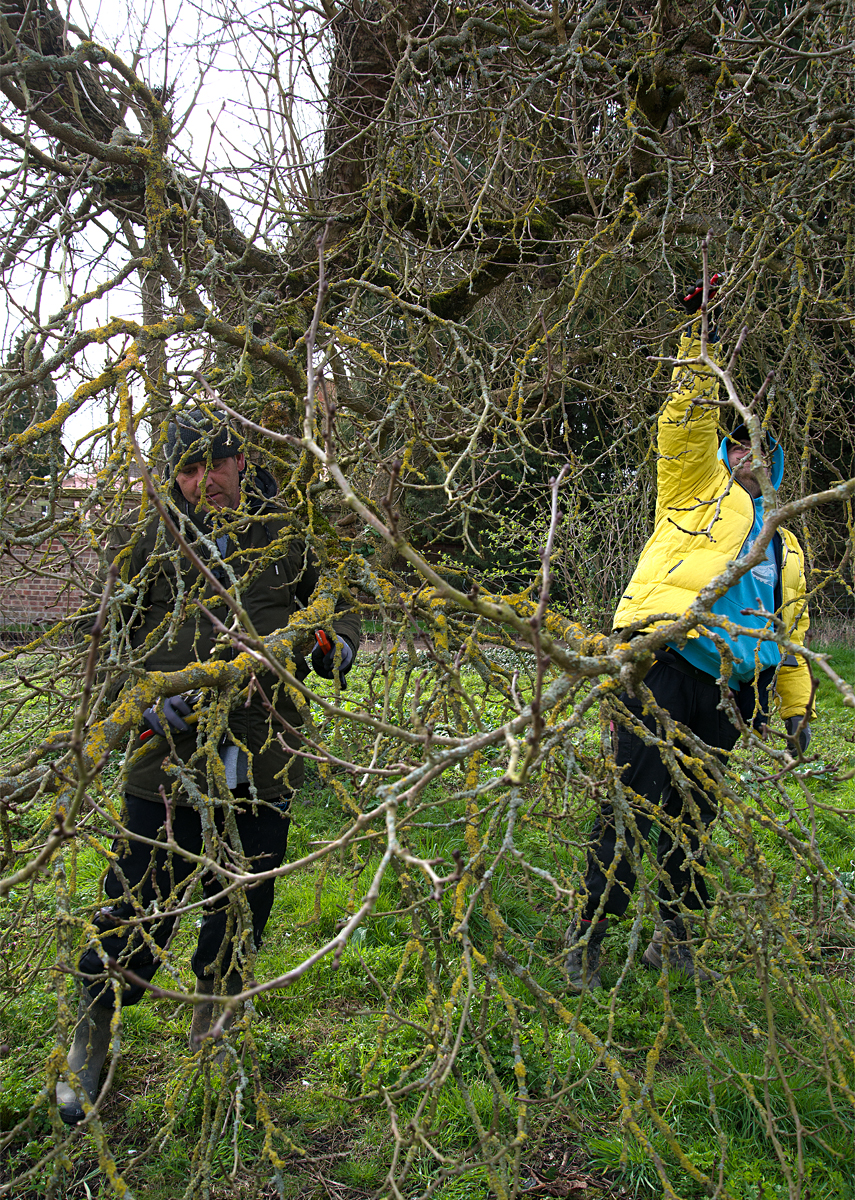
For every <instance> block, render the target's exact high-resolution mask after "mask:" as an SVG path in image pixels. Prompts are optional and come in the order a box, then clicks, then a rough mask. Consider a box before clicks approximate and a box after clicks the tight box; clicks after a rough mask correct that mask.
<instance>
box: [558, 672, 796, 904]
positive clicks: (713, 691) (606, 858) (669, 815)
mask: <svg viewBox="0 0 855 1200" xmlns="http://www.w3.org/2000/svg"><path fill="white" fill-rule="evenodd" d="M772 674H773V672H772V671H771V670H769V671H765V672H763V674H762V675H761V676H760V679H759V686H758V687H757V689H756V690H755V688H754V687H753V686H752V685H748V684H745V685H743V686H742V688H741V689H740V691H739V692H734V697H733V698H734V700H735V702H736V705H737V708H738V709H739V711H740V713H741V715H742V716H743V718H744V719H745V721H746V723H747V724H748V725H750V724H751V723H752V721H754V723H758V720H759V719H760V717H762V714H763V713H765V711H766V707H767V702H768V701H767V695H768V688H769V685H770V683H771V676H772ZM644 682H645V684H646V685H647V687H649V688H650V690H651V692H652V693H653V696H654V698H655V700H656V703H657V704H658V705H659V707H660V708H661V709H664V710H665V711H666V712H668V713H669V714H670V715H671V716H672V717H673V718H674V720H676V721H679V722H680V723H681V724H682V725H686V726H687V727H688V728H689V729H691V731H692V732H693V733H694V734H695V735H696V736H697V737H698V738H700V740H701V741H703V742H705V743H706V744H707V745H708V746H711V747H713V748H715V749H717V750H719V751H722V752H724V753H720V754H719V758H721V759H722V760H724V759H726V757H727V754H726V752H727V751H730V750H732V749H733V747H734V745H735V744H736V741H737V738H738V737H739V731H738V729H737V728H736V726H735V725H734V724H733V722H732V721H731V719H730V717H729V716H728V714H727V713H726V712H723V711H722V710H721V709H720V708H719V705H720V703H721V689H720V687H719V684H718V682H717V681H716V680H714V679H713V678H712V676H710V675H704V674H703V672H700V671H694V670H693V669H691V668H690V669H689V670H688V671H687V670H686V669H685V668H683V669H681V670H678V669H677V668H675V667H673V666H671V665H670V664H669V662H668V661H667V659H665V660H664V661H663V660H657V662H655V663H654V665H653V666H652V667H651V669H650V671H649V672H648V673H647V676H646V677H645V680H644ZM758 697H759V704H758ZM621 700H622V702H623V703H624V704H625V705H626V707H627V708H628V709H629V711H630V712H631V713H632V714H633V716H634V717H635V718H637V719H638V720H639V721H641V722H643V724H644V725H645V726H646V727H647V728H648V729H649V730H650V731H651V733H654V734H655V735H656V736H657V737H658V738H663V740H664V735H663V731H662V728H661V726H660V725H658V723H657V721H656V718H655V717H654V716H653V715H652V714H650V713H648V714H643V713H642V705H641V701H640V700H636V699H634V698H632V697H631V696H628V695H627V694H626V693H624V695H622V696H621ZM755 709H757V711H755ZM615 725H616V732H617V746H616V756H615V757H616V761H617V764H618V766H620V767H622V768H623V770H622V772H621V781H622V782H623V784H624V786H625V787H626V788H628V789H631V790H632V791H633V792H636V793H637V794H638V795H639V796H643V797H644V798H645V800H647V801H648V803H647V804H645V805H644V806H643V807H639V806H637V805H633V806H632V817H633V819H634V822H635V828H636V830H637V831H638V835H639V836H640V837H641V838H645V839H646V838H647V837H648V835H649V833H650V829H651V827H652V825H653V823H654V821H656V822H657V823H658V824H659V840H658V843H657V848H656V861H657V864H658V867H659V909H660V912H661V913H662V916H663V917H664V918H665V919H666V920H667V919H669V918H672V917H674V916H675V915H676V914H677V913H678V912H679V911H680V910H681V908H688V909H702V908H705V907H706V906H707V904H708V901H709V895H708V892H707V886H706V883H705V881H704V879H703V875H702V873H701V871H699V870H697V869H696V867H695V864H701V865H702V864H703V861H704V855H703V854H702V853H700V847H701V835H702V834H703V832H704V831H705V830H706V829H707V828H708V827H709V826H710V825H711V824H712V822H713V821H714V820H715V817H716V813H717V808H718V804H717V801H716V799H715V798H714V797H713V796H710V795H708V794H707V792H706V791H705V790H704V789H703V787H701V786H700V785H699V784H698V783H697V778H696V777H695V776H694V775H692V774H691V773H690V772H686V774H687V775H689V777H690V778H691V779H692V780H693V781H694V782H695V784H696V786H694V787H693V788H692V789H691V796H692V802H689V801H684V799H683V796H682V795H681V793H680V790H679V789H678V788H677V786H676V785H675V784H674V782H673V780H672V778H671V774H670V772H669V770H668V767H667V765H666V763H665V761H664V760H663V758H662V754H661V752H660V748H659V746H657V745H653V746H648V745H646V744H645V743H644V742H643V741H642V740H641V738H639V737H636V736H635V734H633V733H631V732H630V731H629V730H628V729H626V728H625V727H624V726H623V725H620V724H618V722H617V721H616V722H615ZM682 749H683V750H684V751H687V752H688V753H689V754H691V753H693V752H692V750H691V749H690V747H689V746H687V745H685V744H684V745H683V746H682ZM669 826H670V827H669ZM672 828H673V829H674V833H675V834H676V838H675V836H674V835H672ZM624 838H625V842H626V849H623V847H621V849H620V851H619V850H618V841H619V840H620V838H619V834H618V831H617V826H616V823H615V816H614V811H613V809H612V806H611V805H610V804H605V805H604V806H603V808H602V809H601V811H600V815H599V816H598V817H597V820H596V822H595V823H594V828H593V830H592V831H591V838H590V843H589V849H588V860H587V869H586V874H585V885H584V886H585V890H586V892H587V896H586V901H585V908H584V912H583V914H582V915H583V916H584V917H585V918H586V919H588V920H591V919H592V918H593V917H595V916H596V915H597V914H598V913H599V914H600V915H601V916H603V915H612V916H616V917H620V916H623V914H624V912H625V911H626V908H627V905H628V904H629V900H630V896H631V894H632V891H633V889H634V888H635V871H634V870H633V867H632V861H631V860H632V857H633V850H634V847H635V845H636V839H635V836H634V834H633V831H632V830H631V829H630V828H629V827H627V826H626V825H625V826H624ZM618 854H620V861H619V862H618V863H617V866H616V867H615V868H614V876H613V882H612V883H611V884H610V883H609V880H608V878H607V872H608V871H609V868H610V867H612V866H613V864H614V861H615V858H616V857H617V856H618ZM604 896H605V901H604V902H603V897H604ZM601 903H602V908H601V907H600V905H601Z"/></svg>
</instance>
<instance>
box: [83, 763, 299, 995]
mask: <svg viewBox="0 0 855 1200" xmlns="http://www.w3.org/2000/svg"><path fill="white" fill-rule="evenodd" d="M234 794H235V797H236V798H237V799H238V800H243V801H244V804H242V805H241V807H238V806H237V805H235V807H234V809H233V810H232V811H233V812H234V816H235V824H236V826H237V831H238V835H239V837H240V842H241V852H242V855H243V859H245V860H246V861H247V862H248V863H250V864H251V869H252V870H253V871H269V870H272V869H273V868H275V867H278V866H279V865H280V863H281V862H282V861H283V859H284V858H285V852H286V850H287V847H288V825H289V823H290V818H289V816H288V800H287V799H282V800H280V801H279V802H278V803H276V804H274V805H271V804H269V803H268V804H259V805H252V804H251V803H250V802H247V801H246V796H247V794H248V787H247V785H246V784H242V785H240V786H239V787H237V788H235V790H234ZM125 808H126V815H125V825H126V828H127V829H128V831H129V832H130V833H131V834H132V835H133V834H137V835H139V836H141V837H146V838H151V839H152V840H159V841H163V840H164V839H165V837H166V829H165V810H164V806H163V805H162V804H161V803H159V802H152V801H150V800H141V799H140V797H139V796H132V795H130V794H129V793H126V794H125ZM214 813H215V819H214V824H215V827H216V830H217V833H218V835H219V837H220V839H221V840H222V841H227V840H228V839H227V836H226V834H225V832H224V829H225V820H224V813H223V810H222V809H215V810H214ZM172 836H173V839H174V841H175V842H176V843H177V845H179V846H180V847H181V848H182V850H186V851H188V852H189V853H190V854H205V853H206V852H208V851H209V850H210V847H208V848H207V851H206V847H205V844H204V843H205V839H204V836H203V832H202V821H201V818H200V816H199V813H198V812H197V811H196V809H195V808H190V807H186V806H184V805H181V806H176V807H175V808H173V810H172ZM112 850H113V854H115V855H116V856H117V859H116V862H115V864H114V865H113V866H112V867H111V868H110V870H109V872H108V873H107V878H106V880H105V883H104V891H105V893H106V895H107V897H108V898H109V899H110V900H114V901H116V902H117V903H115V904H112V905H111V906H110V907H109V908H103V909H101V911H100V912H99V913H97V914H96V916H95V919H94V924H95V927H96V929H97V930H98V932H99V935H100V936H99V946H100V950H101V954H106V955H107V956H108V957H109V958H115V959H116V960H117V961H118V962H119V963H120V965H121V966H123V967H127V968H129V969H130V970H132V971H134V972H135V973H136V974H137V975H139V976H141V977H142V978H143V979H145V980H147V981H149V982H150V981H151V980H152V979H153V978H154V975H155V972H156V971H157V968H158V966H159V965H160V962H161V955H160V953H159V950H162V949H163V947H164V946H166V944H167V942H168V941H169V938H170V937H171V936H172V932H173V930H174V928H175V925H176V923H177V921H178V920H179V918H178V917H177V916H169V915H168V910H169V908H171V907H177V906H178V905H180V904H181V903H182V898H183V893H184V888H183V887H182V884H183V883H184V882H185V881H186V880H187V879H188V877H189V876H190V875H191V874H192V872H193V871H194V870H195V869H196V864H195V863H193V862H190V861H188V859H187V858H185V857H184V855H183V854H179V853H177V852H176V853H173V852H172V851H168V850H166V849H162V850H161V849H156V848H154V847H152V846H147V845H144V844H143V843H141V842H138V841H136V840H135V839H134V838H133V837H129V838H125V837H121V838H117V839H116V840H115V841H114V842H113V846H112ZM227 882H228V881H227V880H226V881H224V880H223V877H222V876H216V875H214V874H212V873H210V872H208V873H206V874H205V875H203V877H202V894H203V896H204V897H205V898H208V897H216V896H217V895H218V893H220V892H221V891H222V889H223V887H224V886H225V884H226V883H227ZM274 887H275V880H273V879H266V880H264V881H262V882H261V883H258V884H256V885H255V886H250V887H247V888H246V891H245V895H246V900H247V904H248V905H249V909H250V912H251V914H252V926H253V936H254V939H255V941H254V944H255V948H256V949H257V948H258V946H259V945H260V943H261V935H262V932H263V930H264V926H265V925H266V924H267V918H268V917H269V916H270V910H271V908H272V907H273V893H274ZM129 892H130V898H129V896H128V893H129ZM239 895H240V892H231V893H230V894H229V895H228V896H226V897H224V898H221V899H219V900H216V899H214V900H212V903H211V905H210V907H208V906H207V905H206V906H205V907H204V908H203V909H202V922H201V928H200V930H199V939H198V942H197V945H196V952H195V954H194V955H193V959H192V965H193V970H194V972H195V974H196V975H197V976H211V975H214V974H217V975H219V976H221V977H225V976H226V975H227V974H228V973H229V971H230V970H231V969H233V968H234V969H237V967H238V964H237V963H236V962H235V961H234V952H235V945H234V936H235V932H236V931H237V929H238V926H239V921H238V917H239V908H238V903H237V897H238V896H239ZM155 904H156V909H155V908H154V905H155ZM152 911H158V912H164V913H165V914H166V915H165V916H164V917H163V918H162V919H160V920H157V921H147V922H145V923H144V925H143V926H142V927H139V926H136V927H135V926H133V925H127V924H122V923H121V922H126V921H128V920H132V919H133V918H134V917H138V916H140V915H141V914H142V913H144V912H146V913H148V915H150V914H151V912H152ZM195 912H196V910H193V914H192V915H194V916H195ZM142 929H144V930H145V933H143V932H142ZM80 970H81V971H82V972H83V973H84V974H86V975H96V976H100V979H98V980H94V979H93V980H92V982H91V984H89V989H88V990H89V992H90V995H91V996H92V998H93V999H95V1000H97V1001H98V1003H99V1004H102V1005H104V1006H105V1007H110V1008H112V1006H113V988H112V986H111V985H110V983H108V982H107V981H106V977H105V973H104V965H103V961H102V958H101V955H100V954H99V952H98V950H97V949H96V947H95V946H90V947H89V948H88V949H87V950H85V951H84V953H83V955H82V956H81V959H80ZM144 994H145V988H143V987H142V986H141V985H138V984H130V983H127V982H126V983H125V984H124V985H123V990H122V1003H123V1004H136V1003H137V1002H138V1001H139V1000H141V999H142V998H143V995H144Z"/></svg>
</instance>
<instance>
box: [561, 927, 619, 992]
mask: <svg viewBox="0 0 855 1200" xmlns="http://www.w3.org/2000/svg"><path fill="white" fill-rule="evenodd" d="M608 927H609V919H608V917H603V919H602V920H601V921H585V920H581V919H580V920H578V921H574V922H573V924H572V925H571V926H570V928H569V929H568V930H567V937H566V942H567V946H568V951H567V955H566V957H565V959H564V974H565V975H566V976H567V984H568V986H569V987H571V988H572V989H573V991H574V992H590V991H592V990H593V989H594V988H600V987H602V986H603V984H602V980H601V979H600V953H601V951H602V949H603V938H604V937H605V936H606V930H607V929H608Z"/></svg>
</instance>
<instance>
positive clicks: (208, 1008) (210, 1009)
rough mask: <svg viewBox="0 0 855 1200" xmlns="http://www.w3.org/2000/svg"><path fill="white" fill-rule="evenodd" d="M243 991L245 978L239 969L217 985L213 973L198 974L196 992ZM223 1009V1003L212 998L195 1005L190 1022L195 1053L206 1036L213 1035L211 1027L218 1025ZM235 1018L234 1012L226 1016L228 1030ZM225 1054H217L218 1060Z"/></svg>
mask: <svg viewBox="0 0 855 1200" xmlns="http://www.w3.org/2000/svg"><path fill="white" fill-rule="evenodd" d="M242 991H243V980H242V979H241V977H240V975H239V974H238V972H237V971H232V972H231V974H229V975H228V976H227V977H226V979H225V980H223V981H221V983H220V984H219V985H217V983H216V980H215V979H214V976H213V975H197V976H196V993H197V995H198V994H201V995H203V996H222V995H225V996H236V995H237V994H238V992H242ZM222 1011H223V1006H222V1005H221V1004H214V1002H213V1001H212V1000H208V1001H207V1002H206V1003H205V1004H194V1005H193V1020H192V1021H191V1022H190V1037H189V1039H188V1040H189V1043H190V1051H191V1053H193V1054H195V1053H196V1051H197V1050H199V1049H201V1047H202V1043H203V1042H204V1041H205V1038H207V1037H210V1036H211V1033H210V1031H211V1029H212V1028H213V1026H214V1025H216V1023H217V1020H218V1018H219V1016H220V1014H221V1013H222ZM234 1019H235V1014H234V1013H229V1014H228V1016H227V1017H226V1021H225V1024H224V1026H223V1029H224V1030H226V1029H228V1027H229V1026H230V1025H231V1024H232V1022H233V1021H234ZM222 1058H223V1054H222V1053H221V1054H219V1055H218V1056H217V1060H218V1061H221V1060H222Z"/></svg>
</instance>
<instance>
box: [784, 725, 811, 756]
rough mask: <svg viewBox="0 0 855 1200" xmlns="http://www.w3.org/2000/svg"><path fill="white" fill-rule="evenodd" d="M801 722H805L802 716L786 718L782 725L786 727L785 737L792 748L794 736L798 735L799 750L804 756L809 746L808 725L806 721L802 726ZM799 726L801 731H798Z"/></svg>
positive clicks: (794, 740) (794, 742) (794, 741)
mask: <svg viewBox="0 0 855 1200" xmlns="http://www.w3.org/2000/svg"><path fill="white" fill-rule="evenodd" d="M802 721H805V718H804V717H803V716H796V717H787V719H786V721H784V724H785V725H786V727H787V737H788V739H789V740H790V742H792V744H793V748H795V744H796V735H797V733H798V739H799V749H800V750H801V752H802V754H804V752H805V750H807V748H808V746H809V745H810V725H809V724H808V722H807V721H805V723H804V725H802ZM800 725H802V727H801V729H799V726H800Z"/></svg>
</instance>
